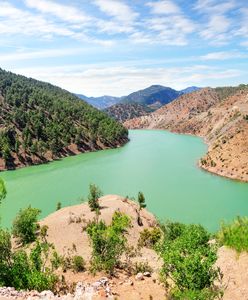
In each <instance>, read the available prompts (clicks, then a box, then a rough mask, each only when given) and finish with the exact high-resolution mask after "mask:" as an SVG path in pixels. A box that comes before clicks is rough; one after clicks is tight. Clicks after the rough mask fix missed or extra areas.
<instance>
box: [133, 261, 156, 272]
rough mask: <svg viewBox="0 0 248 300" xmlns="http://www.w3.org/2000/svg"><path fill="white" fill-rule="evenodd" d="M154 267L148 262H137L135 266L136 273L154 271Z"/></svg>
mask: <svg viewBox="0 0 248 300" xmlns="http://www.w3.org/2000/svg"><path fill="white" fill-rule="evenodd" d="M152 271H153V270H152V267H151V266H150V265H149V264H148V262H136V263H135V264H134V267H133V273H134V275H136V274H138V273H145V272H150V273H151V272H152Z"/></svg>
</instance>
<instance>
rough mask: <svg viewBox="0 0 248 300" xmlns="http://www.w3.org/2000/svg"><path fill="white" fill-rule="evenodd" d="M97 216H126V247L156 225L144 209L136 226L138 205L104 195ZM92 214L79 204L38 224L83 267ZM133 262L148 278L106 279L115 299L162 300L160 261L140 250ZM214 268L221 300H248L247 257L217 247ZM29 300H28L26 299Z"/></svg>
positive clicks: (76, 278)
mask: <svg viewBox="0 0 248 300" xmlns="http://www.w3.org/2000/svg"><path fill="white" fill-rule="evenodd" d="M100 205H101V207H102V209H101V215H100V219H103V220H104V221H105V222H106V223H107V224H109V223H110V222H111V218H112V215H113V213H114V212H115V211H120V212H122V213H125V214H127V215H129V216H130V218H131V228H130V229H129V230H128V235H127V239H128V243H129V245H132V246H136V245H137V242H138V239H139V234H140V232H141V231H142V230H144V228H150V227H153V226H154V225H156V223H157V221H156V218H155V217H154V215H152V214H151V213H150V212H148V211H147V210H146V209H144V210H142V211H141V218H142V222H143V226H139V225H138V224H137V209H138V206H137V204H136V203H134V202H133V201H130V200H127V199H125V198H123V197H120V196H117V195H108V196H104V197H102V198H101V199H100ZM93 217H94V213H93V212H91V211H90V209H89V207H88V205H87V204H80V205H75V206H70V207H65V208H62V209H60V210H59V211H56V212H54V213H52V214H51V215H49V216H48V217H46V218H45V219H44V220H42V221H41V222H40V223H41V225H47V226H48V227H49V229H48V238H47V239H48V241H49V242H52V243H53V244H54V245H55V248H56V250H57V251H58V253H59V254H61V255H63V254H66V253H68V252H70V251H71V249H72V248H74V249H76V252H75V254H78V255H81V256H83V257H84V259H85V260H86V264H87V267H88V266H89V263H90V258H91V247H90V243H89V239H88V236H87V234H86V232H85V231H83V230H82V228H83V227H84V226H85V225H86V224H87V222H88V221H89V220H92V219H93ZM134 261H140V262H148V263H149V265H150V266H151V267H152V269H153V272H152V273H151V276H150V277H144V279H143V280H137V279H136V278H135V276H131V277H130V276H128V275H127V274H124V273H123V272H119V273H118V274H117V276H116V277H114V278H111V279H110V284H111V288H112V290H113V291H114V293H115V295H116V297H117V299H119V300H122V299H123V300H126V299H128V300H137V299H144V300H146V299H147V300H150V299H153V300H155V299H156V300H160V299H161V300H164V299H166V296H165V289H164V287H163V285H162V284H160V283H159V280H158V272H159V269H160V267H161V265H162V262H161V260H160V259H159V257H158V256H157V254H156V253H155V251H153V250H151V249H147V248H144V249H143V250H142V251H141V253H140V255H138V256H137V257H135V258H134ZM216 265H217V266H218V267H220V269H221V271H222V273H223V286H224V287H225V294H224V298H223V299H224V300H248V254H247V253H242V254H241V255H239V256H238V255H237V253H236V252H235V251H233V250H231V249H228V248H226V247H221V248H220V249H219V251H218V260H217V263H216ZM63 275H64V276H65V279H66V280H67V281H68V282H84V283H89V284H92V283H94V282H96V281H97V280H99V278H101V277H102V276H104V274H97V275H96V276H93V275H92V274H90V272H88V271H86V272H83V273H76V274H74V273H73V272H71V271H67V272H66V273H63ZM6 299H11V300H14V299H16V300H23V299H27V298H13V297H12V298H4V297H3V298H1V296H0V300H6ZM44 299H45V298H44ZM91 299H106V298H105V296H104V295H101V294H100V295H97V296H94V297H93V298H91ZM30 300H31V299H30Z"/></svg>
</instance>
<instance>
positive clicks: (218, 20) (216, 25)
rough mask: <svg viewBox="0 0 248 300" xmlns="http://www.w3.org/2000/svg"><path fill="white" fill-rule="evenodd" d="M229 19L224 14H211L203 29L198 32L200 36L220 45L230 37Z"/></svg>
mask: <svg viewBox="0 0 248 300" xmlns="http://www.w3.org/2000/svg"><path fill="white" fill-rule="evenodd" d="M231 25H232V24H231V20H230V19H229V18H227V17H226V16H224V15H211V16H210V19H209V22H208V24H207V26H206V27H205V29H203V30H202V31H201V32H200V36H201V37H202V38H204V39H206V40H211V43H213V44H217V45H222V44H225V43H226V42H227V41H228V40H229V39H230V38H231V34H230V32H229V31H230V29H231Z"/></svg>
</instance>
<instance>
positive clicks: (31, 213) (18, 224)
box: [12, 206, 41, 244]
mask: <svg viewBox="0 0 248 300" xmlns="http://www.w3.org/2000/svg"><path fill="white" fill-rule="evenodd" d="M40 212H41V211H40V210H39V209H37V208H31V207H30V206H29V207H28V208H25V209H21V210H20V211H19V213H18V214H17V216H16V218H15V220H14V222H13V229H12V233H13V236H14V237H17V238H19V240H20V242H21V243H22V244H28V243H31V242H34V241H35V239H36V235H37V230H38V228H39V226H38V223H37V222H38V216H39V214H40Z"/></svg>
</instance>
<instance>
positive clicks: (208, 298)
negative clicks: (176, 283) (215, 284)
mask: <svg viewBox="0 0 248 300" xmlns="http://www.w3.org/2000/svg"><path fill="white" fill-rule="evenodd" d="M220 294H221V293H220V292H219V291H214V290H209V289H203V290H200V291H196V290H186V291H179V290H178V289H175V290H172V291H171V293H170V299H172V300H182V299H183V300H214V299H219V298H218V296H219V295H220ZM216 297H217V298H216Z"/></svg>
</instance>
